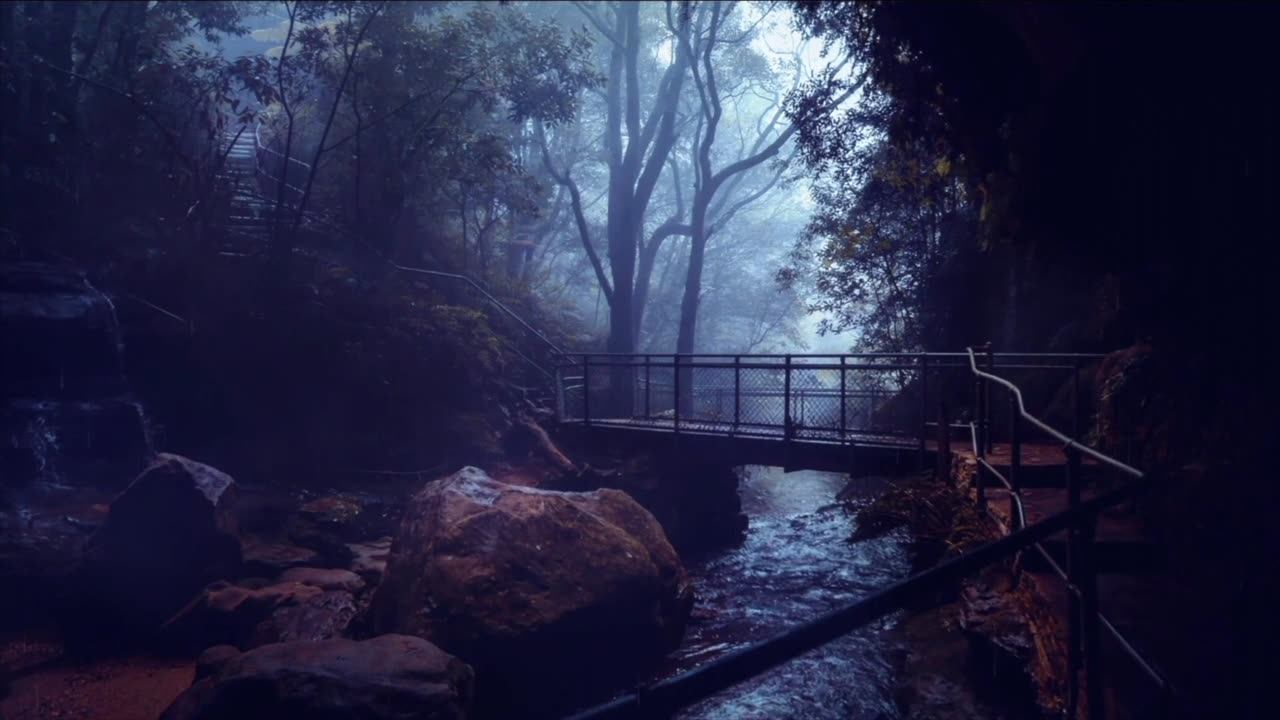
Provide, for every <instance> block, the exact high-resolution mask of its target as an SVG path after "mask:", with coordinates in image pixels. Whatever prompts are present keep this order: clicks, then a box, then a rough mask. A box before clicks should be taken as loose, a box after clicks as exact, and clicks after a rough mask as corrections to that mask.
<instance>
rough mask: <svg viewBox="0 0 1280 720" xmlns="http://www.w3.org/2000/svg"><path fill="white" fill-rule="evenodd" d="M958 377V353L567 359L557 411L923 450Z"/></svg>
mask: <svg viewBox="0 0 1280 720" xmlns="http://www.w3.org/2000/svg"><path fill="white" fill-rule="evenodd" d="M997 358H998V361H999V363H1000V367H1001V369H1006V368H1007V369H1021V370H1023V371H1026V372H1032V373H1044V372H1046V371H1048V372H1060V371H1062V370H1064V369H1065V370H1069V369H1071V368H1072V367H1073V365H1072V364H1071V363H1070V362H1069V357H1068V356H1060V355H1033V354H1013V353H1002V354H1000V355H998V356H997ZM967 374H968V366H967V361H966V358H965V356H964V354H963V353H851V354H842V355H784V354H773V355H715V354H672V355H663V354H609V353H591V354H575V355H569V356H565V358H564V361H563V362H562V363H561V365H560V366H559V367H558V368H557V388H558V392H557V396H558V400H559V402H558V411H559V419H560V420H561V421H562V422H568V423H580V424H588V425H590V424H600V425H619V426H627V427H636V428H641V427H644V428H650V429H662V430H668V431H671V432H675V433H681V432H701V433H714V434H721V435H731V436H739V435H741V436H752V435H755V436H766V437H777V438H782V439H785V440H799V441H809V442H834V443H862V444H876V443H883V444H892V445H898V446H902V445H907V446H910V445H915V446H916V447H918V449H919V451H920V452H921V453H922V454H923V453H924V452H925V449H926V448H925V438H926V437H928V436H930V435H931V434H932V432H931V431H930V428H931V427H932V426H933V423H932V422H931V420H932V417H931V412H930V408H931V407H932V406H933V404H934V403H935V400H936V398H938V397H945V396H946V395H947V394H948V393H951V394H954V393H955V392H956V391H957V389H958V388H960V387H962V386H964V384H963V383H961V382H959V380H960V379H961V378H962V377H963V376H967ZM1052 384H1053V383H1048V385H1052ZM974 414H976V408H974V409H972V410H970V411H969V415H974Z"/></svg>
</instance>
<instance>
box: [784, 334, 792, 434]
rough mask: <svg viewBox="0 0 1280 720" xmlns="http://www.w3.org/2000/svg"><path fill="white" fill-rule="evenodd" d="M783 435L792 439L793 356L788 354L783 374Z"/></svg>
mask: <svg viewBox="0 0 1280 720" xmlns="http://www.w3.org/2000/svg"><path fill="white" fill-rule="evenodd" d="M782 437H783V439H784V440H787V441H790V440H791V356H790V355H787V356H786V364H785V369H784V370H783V375H782Z"/></svg>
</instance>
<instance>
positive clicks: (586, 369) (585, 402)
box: [582, 355, 591, 425]
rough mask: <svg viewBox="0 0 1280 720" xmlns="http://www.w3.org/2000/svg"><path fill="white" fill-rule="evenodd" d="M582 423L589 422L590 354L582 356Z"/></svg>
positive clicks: (586, 423)
mask: <svg viewBox="0 0 1280 720" xmlns="http://www.w3.org/2000/svg"><path fill="white" fill-rule="evenodd" d="M582 424H583V425H590V424H591V356H590V355H583V356H582Z"/></svg>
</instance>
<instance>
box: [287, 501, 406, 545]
mask: <svg viewBox="0 0 1280 720" xmlns="http://www.w3.org/2000/svg"><path fill="white" fill-rule="evenodd" d="M402 510H403V506H402V505H401V504H400V502H399V501H398V499H397V500H390V499H389V498H388V497H386V496H382V495H379V494H361V495H358V496H357V495H355V494H352V493H342V494H336V495H326V496H323V497H319V498H316V499H314V500H311V501H309V502H307V503H305V504H303V505H302V507H301V508H299V510H298V517H297V521H296V522H295V524H294V527H293V529H292V531H291V534H292V535H294V536H297V537H300V538H308V539H313V540H314V539H320V538H324V539H325V540H326V541H327V542H328V543H330V544H331V543H332V542H333V541H334V540H336V541H337V542H339V543H349V542H360V541H364V540H368V539H369V538H376V537H379V536H382V535H387V534H389V533H392V532H395V528H396V526H397V525H398V524H399V521H400V514H401V512H402ZM297 541H299V540H295V542H297ZM303 544H306V545H308V546H310V547H315V546H314V545H313V544H312V543H311V542H304V543H303ZM316 549H317V550H320V551H321V552H325V549H324V548H320V547H317V548H316Z"/></svg>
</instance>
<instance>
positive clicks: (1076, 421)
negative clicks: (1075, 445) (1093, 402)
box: [1071, 357, 1083, 439]
mask: <svg viewBox="0 0 1280 720" xmlns="http://www.w3.org/2000/svg"><path fill="white" fill-rule="evenodd" d="M1081 405H1082V403H1081V402H1080V358H1078V357H1077V358H1075V359H1074V361H1073V362H1072V363H1071V437H1073V438H1076V439H1079V438H1080V432H1081V427H1080V426H1081V417H1080V412H1081V410H1083V408H1082V407H1081Z"/></svg>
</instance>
